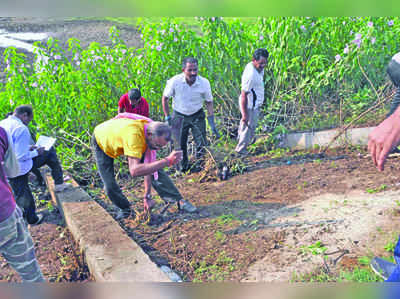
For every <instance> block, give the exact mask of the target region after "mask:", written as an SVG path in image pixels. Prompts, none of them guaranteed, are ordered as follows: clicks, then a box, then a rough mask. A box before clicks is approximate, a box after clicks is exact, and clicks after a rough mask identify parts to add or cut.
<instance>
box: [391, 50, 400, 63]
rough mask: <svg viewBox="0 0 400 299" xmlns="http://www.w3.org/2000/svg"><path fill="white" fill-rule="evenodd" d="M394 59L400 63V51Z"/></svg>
mask: <svg viewBox="0 0 400 299" xmlns="http://www.w3.org/2000/svg"><path fill="white" fill-rule="evenodd" d="M392 59H393V60H394V61H396V62H397V63H399V64H400V52H399V53H397V54H395V55H394V56H393V58H392Z"/></svg>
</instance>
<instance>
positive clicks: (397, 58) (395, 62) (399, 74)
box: [386, 52, 400, 118]
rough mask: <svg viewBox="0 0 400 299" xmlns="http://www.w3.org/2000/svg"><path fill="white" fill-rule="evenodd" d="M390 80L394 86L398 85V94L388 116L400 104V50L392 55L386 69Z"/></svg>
mask: <svg viewBox="0 0 400 299" xmlns="http://www.w3.org/2000/svg"><path fill="white" fill-rule="evenodd" d="M386 71H387V73H388V75H389V77H390V80H392V82H393V84H394V86H396V87H397V91H396V94H395V96H394V98H393V100H392V104H391V105H390V111H389V113H388V114H387V115H386V118H387V117H389V116H390V115H392V114H393V112H394V111H395V110H396V108H397V107H398V106H399V105H400V52H399V53H397V54H395V55H394V56H393V57H392V60H391V61H390V62H389V64H388V66H387V69H386Z"/></svg>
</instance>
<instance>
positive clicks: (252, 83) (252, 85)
mask: <svg viewBox="0 0 400 299" xmlns="http://www.w3.org/2000/svg"><path fill="white" fill-rule="evenodd" d="M263 77H264V70H263V71H262V72H261V73H259V72H258V71H257V69H256V68H255V67H254V65H253V63H252V62H250V63H248V64H247V65H246V67H245V69H244V71H243V74H242V84H241V89H242V90H243V91H244V92H246V93H248V95H247V107H248V108H249V109H252V108H260V107H261V105H262V104H263V103H264V80H263ZM254 95H255V98H254ZM239 101H240V97H239Z"/></svg>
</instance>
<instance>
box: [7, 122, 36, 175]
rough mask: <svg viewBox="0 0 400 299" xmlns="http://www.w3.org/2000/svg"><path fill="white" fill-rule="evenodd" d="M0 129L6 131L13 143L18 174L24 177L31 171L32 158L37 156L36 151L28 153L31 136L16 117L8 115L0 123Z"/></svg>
mask: <svg viewBox="0 0 400 299" xmlns="http://www.w3.org/2000/svg"><path fill="white" fill-rule="evenodd" d="M0 127H2V128H4V129H5V130H6V131H7V134H9V135H10V136H11V139H12V141H13V146H14V151H15V155H16V156H17V160H18V163H19V169H20V170H19V174H18V175H17V176H21V175H24V174H26V173H28V172H29V171H30V170H31V169H32V165H33V161H32V158H34V157H36V156H38V152H37V151H36V150H33V151H30V150H29V148H30V146H31V145H32V142H31V139H32V137H31V134H30V133H29V129H28V127H27V126H26V125H25V124H24V123H23V122H22V121H21V120H20V119H19V118H18V117H16V116H14V115H10V116H9V117H7V118H6V119H3V120H2V121H0Z"/></svg>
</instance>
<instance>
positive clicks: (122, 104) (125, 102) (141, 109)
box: [118, 93, 149, 117]
mask: <svg viewBox="0 0 400 299" xmlns="http://www.w3.org/2000/svg"><path fill="white" fill-rule="evenodd" d="M118 107H119V108H124V109H125V112H129V113H135V114H139V115H143V116H146V117H149V104H148V103H147V101H146V99H145V98H144V97H141V98H140V102H139V104H138V105H137V106H136V107H135V108H133V107H132V104H131V101H130V100H129V97H128V94H127V93H126V94H124V95H122V97H121V98H120V99H119V101H118Z"/></svg>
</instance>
